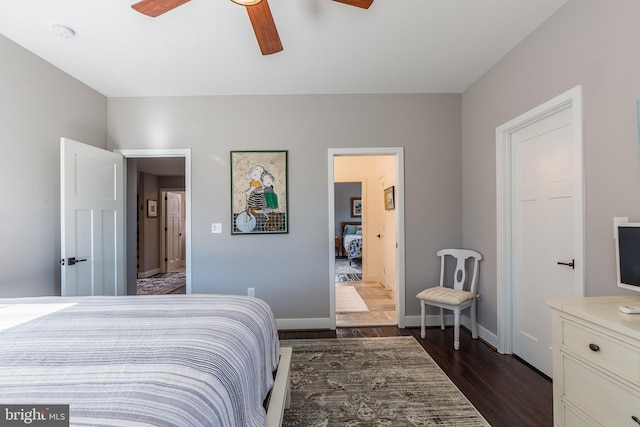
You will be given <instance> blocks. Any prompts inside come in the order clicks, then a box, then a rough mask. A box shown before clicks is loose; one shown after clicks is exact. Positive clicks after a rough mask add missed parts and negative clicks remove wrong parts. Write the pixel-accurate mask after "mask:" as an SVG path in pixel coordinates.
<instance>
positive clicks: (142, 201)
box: [114, 149, 192, 295]
mask: <svg viewBox="0 0 640 427" xmlns="http://www.w3.org/2000/svg"><path fill="white" fill-rule="evenodd" d="M114 151H116V152H118V153H120V154H122V155H123V156H124V157H125V192H126V198H125V216H126V230H125V235H126V238H125V246H126V248H125V260H126V283H127V294H128V295H136V294H137V293H138V289H137V286H138V283H137V282H138V275H139V272H138V265H139V263H140V259H141V256H140V254H139V252H138V248H139V246H138V239H139V234H138V232H139V224H140V222H141V221H147V220H153V224H151V225H150V227H151V228H152V230H153V233H152V235H155V236H156V237H155V242H153V240H154V239H151V240H152V242H150V244H152V245H155V248H156V249H157V254H158V255H157V256H155V255H153V254H152V255H151V259H152V260H154V261H155V260H157V263H156V265H157V267H150V268H145V269H144V270H143V271H144V272H151V273H153V270H154V268H157V273H158V274H164V273H163V270H165V269H166V267H165V263H164V256H163V257H162V258H161V256H160V252H161V251H166V246H164V244H161V243H162V242H161V237H160V236H161V233H160V231H161V226H160V221H162V220H163V212H164V207H163V205H164V203H163V200H162V199H161V197H162V193H161V190H163V189H164V190H168V189H171V190H179V191H180V192H182V191H184V202H182V206H183V209H184V225H183V226H181V230H183V234H184V245H183V254H184V267H181V269H182V270H184V271H183V272H182V275H183V278H182V279H181V280H182V282H183V284H184V287H183V291H182V292H181V293H187V294H190V293H191V283H192V281H191V279H192V277H191V221H190V212H191V150H189V149H125V150H114ZM140 172H142V173H147V174H149V176H148V178H149V179H150V180H151V182H152V185H150V187H149V188H151V190H150V191H149V192H147V193H145V192H144V191H145V190H142V191H140V189H139V187H138V183H139V179H138V178H139V177H138V174H139V173H140ZM151 172H154V173H151ZM154 176H155V177H161V176H162V177H164V178H163V179H162V180H160V179H159V178H154ZM149 201H151V202H152V206H153V205H155V210H156V212H155V215H156V216H153V215H154V213H153V212H151V216H148V215H149V212H148V206H147V205H148V203H149ZM153 202H155V203H153ZM154 226H155V228H153V227H154ZM162 228H164V227H162ZM146 274H148V273H146Z"/></svg>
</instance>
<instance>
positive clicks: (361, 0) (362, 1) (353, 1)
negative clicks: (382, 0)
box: [333, 0, 373, 9]
mask: <svg viewBox="0 0 640 427" xmlns="http://www.w3.org/2000/svg"><path fill="white" fill-rule="evenodd" d="M333 1H337V2H338V3H344V4H348V5H349V6H355V7H361V8H363V9H369V6H371V3H373V0H333Z"/></svg>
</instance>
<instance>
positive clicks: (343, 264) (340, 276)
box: [335, 258, 362, 282]
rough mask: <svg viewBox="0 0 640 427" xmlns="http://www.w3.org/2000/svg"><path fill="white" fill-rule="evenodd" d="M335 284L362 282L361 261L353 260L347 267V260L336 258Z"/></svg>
mask: <svg viewBox="0 0 640 427" xmlns="http://www.w3.org/2000/svg"><path fill="white" fill-rule="evenodd" d="M335 274H336V278H335V281H336V282H362V260H359V259H354V260H352V261H351V265H349V260H348V259H347V258H336V263H335Z"/></svg>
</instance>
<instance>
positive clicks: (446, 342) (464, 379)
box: [279, 326, 553, 427]
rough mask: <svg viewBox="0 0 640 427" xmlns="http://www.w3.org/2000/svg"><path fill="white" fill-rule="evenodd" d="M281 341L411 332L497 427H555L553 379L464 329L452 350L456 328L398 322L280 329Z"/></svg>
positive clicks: (408, 333)
mask: <svg viewBox="0 0 640 427" xmlns="http://www.w3.org/2000/svg"><path fill="white" fill-rule="evenodd" d="M279 335H280V339H283V340H289V339H315V338H372V337H389V336H406V335H411V336H413V337H415V338H416V340H417V341H418V342H419V343H420V344H421V345H422V347H423V348H424V349H425V350H426V351H427V353H429V355H430V356H431V357H432V358H433V360H434V361H435V362H436V363H437V364H438V365H439V366H440V368H441V369H442V370H443V371H444V372H445V373H446V374H447V375H448V376H449V378H451V381H453V383H454V384H455V385H456V386H457V387H458V388H459V389H460V391H462V393H463V394H464V395H465V396H466V397H467V399H469V401H470V402H471V403H472V404H473V405H474V406H475V407H476V408H477V409H478V411H480V413H481V414H482V416H483V417H485V419H486V420H487V421H488V422H489V424H491V425H492V426H493V427H501V426H504V427H512V426H519V427H546V426H549V427H551V426H553V402H552V401H553V395H552V393H553V390H552V383H551V380H550V379H549V378H547V377H546V376H544V375H543V374H541V373H540V372H538V371H536V370H535V369H533V368H532V367H530V366H529V365H527V364H526V363H524V362H523V361H521V360H520V359H518V358H517V357H514V356H510V355H501V354H498V353H497V352H496V351H495V349H493V348H491V347H490V346H489V345H487V344H485V343H484V342H482V341H481V340H474V339H472V338H471V335H470V334H469V333H468V331H466V330H461V331H460V350H458V351H455V350H454V349H453V329H452V328H447V329H446V330H445V331H441V330H440V329H439V328H428V329H427V336H426V339H424V340H423V339H422V338H420V330H419V329H417V328H407V329H399V328H397V327H395V326H382V327H370V328H368V327H363V328H355V327H354V328H337V329H336V330H335V331H328V330H327V331H281V332H280V333H279Z"/></svg>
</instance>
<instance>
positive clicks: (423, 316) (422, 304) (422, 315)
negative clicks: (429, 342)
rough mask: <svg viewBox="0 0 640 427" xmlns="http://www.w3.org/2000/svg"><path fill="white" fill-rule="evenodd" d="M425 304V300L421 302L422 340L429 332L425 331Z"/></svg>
mask: <svg viewBox="0 0 640 427" xmlns="http://www.w3.org/2000/svg"><path fill="white" fill-rule="evenodd" d="M424 306H425V304H424V301H423V300H420V336H421V337H422V339H424V337H425V336H426V335H427V331H426V329H425V327H426V325H425V323H426V319H425V317H426V316H425V307H424Z"/></svg>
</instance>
